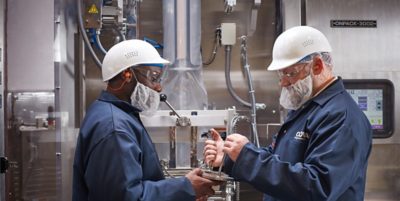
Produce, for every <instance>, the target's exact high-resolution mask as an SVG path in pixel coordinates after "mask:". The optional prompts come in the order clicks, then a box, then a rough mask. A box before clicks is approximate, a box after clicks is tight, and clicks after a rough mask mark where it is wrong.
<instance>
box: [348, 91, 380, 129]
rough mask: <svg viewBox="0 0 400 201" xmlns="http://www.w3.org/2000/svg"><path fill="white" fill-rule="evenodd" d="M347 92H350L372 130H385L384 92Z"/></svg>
mask: <svg viewBox="0 0 400 201" xmlns="http://www.w3.org/2000/svg"><path fill="white" fill-rule="evenodd" d="M347 92H349V94H350V95H351V97H352V98H353V100H354V101H356V103H357V105H358V107H359V108H360V109H361V110H362V111H363V112H364V114H365V115H366V116H367V118H368V119H369V122H370V123H371V126H372V129H383V123H384V122H383V111H382V107H383V100H382V98H383V97H382V96H383V90H382V89H348V90H347Z"/></svg>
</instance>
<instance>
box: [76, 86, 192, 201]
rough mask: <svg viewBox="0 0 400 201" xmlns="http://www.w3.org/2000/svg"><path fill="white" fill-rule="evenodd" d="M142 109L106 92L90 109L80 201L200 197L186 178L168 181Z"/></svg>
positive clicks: (83, 137)
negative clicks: (141, 113)
mask: <svg viewBox="0 0 400 201" xmlns="http://www.w3.org/2000/svg"><path fill="white" fill-rule="evenodd" d="M138 112H139V110H138V109H137V108H135V107H133V106H132V105H131V104H129V103H128V102H125V101H122V100H120V99H118V98H116V97H115V96H114V95H112V94H110V93H108V92H106V91H103V92H102V93H101V95H100V97H99V99H98V100H96V101H95V102H94V103H93V104H92V105H91V106H90V108H89V109H88V111H87V113H86V115H85V119H84V120H83V123H82V126H81V128H80V132H79V137H78V141H77V146H76V150H75V159H74V178H73V200H74V201H87V200H90V201H137V200H143V201H155V200H164V201H168V200H178V201H186V200H195V192H194V190H193V187H192V185H191V182H190V181H189V180H188V179H187V178H186V177H180V178H174V179H165V178H164V175H163V172H162V169H161V166H160V163H159V159H158V156H157V153H156V150H155V148H154V145H153V143H152V141H151V139H150V137H149V135H148V133H147V131H146V129H145V128H144V127H143V124H142V123H141V121H140V117H139V114H138Z"/></svg>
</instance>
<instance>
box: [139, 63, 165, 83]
mask: <svg viewBox="0 0 400 201" xmlns="http://www.w3.org/2000/svg"><path fill="white" fill-rule="evenodd" d="M133 71H134V72H135V74H137V75H140V76H142V77H143V78H145V79H146V80H148V81H150V82H151V83H160V82H161V77H162V70H161V69H160V68H158V69H157V70H155V69H145V68H142V67H139V68H134V69H133Z"/></svg>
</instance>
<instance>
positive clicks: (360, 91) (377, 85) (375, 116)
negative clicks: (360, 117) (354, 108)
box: [343, 79, 395, 138]
mask: <svg viewBox="0 0 400 201" xmlns="http://www.w3.org/2000/svg"><path fill="white" fill-rule="evenodd" d="M343 83H344V86H345V88H346V90H347V92H349V94H350V95H351V97H352V98H353V100H354V101H355V102H356V103H357V105H358V107H359V108H360V109H361V110H362V111H363V112H364V114H365V116H367V118H368V120H369V122H370V123H371V127H372V130H373V137H374V138H387V137H390V136H391V135H392V134H393V130H394V111H395V108H394V86H393V83H392V82H391V81H390V80H387V79H344V80H343Z"/></svg>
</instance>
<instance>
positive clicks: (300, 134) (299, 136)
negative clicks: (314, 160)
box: [294, 131, 310, 141]
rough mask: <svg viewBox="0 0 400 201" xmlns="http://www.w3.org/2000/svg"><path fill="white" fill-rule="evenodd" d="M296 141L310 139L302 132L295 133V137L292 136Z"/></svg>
mask: <svg viewBox="0 0 400 201" xmlns="http://www.w3.org/2000/svg"><path fill="white" fill-rule="evenodd" d="M294 139H296V140H302V141H303V140H308V139H310V135H309V134H308V133H306V132H304V131H297V133H296V135H295V136H294Z"/></svg>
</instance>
